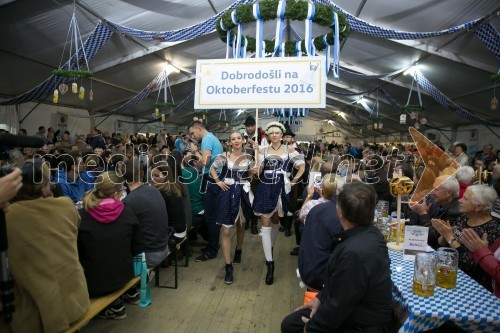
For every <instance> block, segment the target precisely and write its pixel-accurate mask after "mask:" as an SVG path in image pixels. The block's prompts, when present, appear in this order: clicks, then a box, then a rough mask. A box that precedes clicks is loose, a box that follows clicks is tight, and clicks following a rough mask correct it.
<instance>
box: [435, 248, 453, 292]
mask: <svg viewBox="0 0 500 333" xmlns="http://www.w3.org/2000/svg"><path fill="white" fill-rule="evenodd" d="M437 256H438V264H437V281H436V284H437V285H438V286H439V287H441V288H445V289H453V288H455V287H456V286H457V266H458V251H457V250H455V249H451V248H449V247H440V248H439V249H438V250H437Z"/></svg>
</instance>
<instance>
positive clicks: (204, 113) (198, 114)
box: [194, 110, 208, 116]
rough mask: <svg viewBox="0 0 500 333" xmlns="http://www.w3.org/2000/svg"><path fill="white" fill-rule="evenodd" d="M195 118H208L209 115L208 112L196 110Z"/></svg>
mask: <svg viewBox="0 0 500 333" xmlns="http://www.w3.org/2000/svg"><path fill="white" fill-rule="evenodd" d="M194 114H195V116H204V115H205V116H206V115H207V114H208V112H207V110H194Z"/></svg>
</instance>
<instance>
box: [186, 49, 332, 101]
mask: <svg viewBox="0 0 500 333" xmlns="http://www.w3.org/2000/svg"><path fill="white" fill-rule="evenodd" d="M325 106H326V72H325V58H324V57H289V58H288V57H287V58H260V59H255V58H248V59H212V60H198V61H197V62H196V88H195V101H194V108H195V109H239V108H282V107H283V108H324V107H325Z"/></svg>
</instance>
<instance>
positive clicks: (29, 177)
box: [0, 116, 500, 332]
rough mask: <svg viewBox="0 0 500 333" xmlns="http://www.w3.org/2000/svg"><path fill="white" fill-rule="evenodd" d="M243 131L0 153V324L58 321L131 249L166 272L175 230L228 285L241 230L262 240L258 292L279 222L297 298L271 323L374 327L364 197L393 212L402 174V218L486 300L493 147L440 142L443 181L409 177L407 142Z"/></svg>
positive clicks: (494, 258)
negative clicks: (421, 186)
mask: <svg viewBox="0 0 500 333" xmlns="http://www.w3.org/2000/svg"><path fill="white" fill-rule="evenodd" d="M244 125H245V131H244V132H239V131H234V132H232V133H230V135H229V138H228V140H227V141H221V140H219V139H218V138H217V137H216V136H215V135H214V134H213V133H211V132H209V131H208V130H207V128H206V127H205V124H204V123H203V122H201V121H193V122H192V123H191V124H189V126H188V127H187V132H179V133H178V135H169V134H167V133H166V131H165V130H161V131H160V132H159V133H158V134H156V135H154V136H150V137H147V136H144V135H139V134H133V135H126V136H124V137H123V138H122V137H121V135H120V134H119V133H113V134H112V135H111V136H110V135H109V134H108V133H107V132H101V131H99V130H97V129H93V130H92V131H91V133H89V134H88V135H86V136H85V135H77V136H75V137H72V136H71V134H70V133H69V132H64V133H58V132H56V131H54V129H52V128H49V129H48V130H46V129H45V127H44V126H40V127H39V130H38V132H37V133H36V134H35V135H36V136H40V137H42V138H43V139H44V141H45V145H44V146H43V147H40V148H16V147H3V150H4V151H6V152H7V153H6V154H3V156H2V163H3V164H5V165H9V166H12V168H11V170H12V171H11V172H10V173H8V174H7V175H5V176H4V177H1V178H0V189H1V193H0V208H2V209H4V210H5V212H6V222H7V231H8V234H7V235H8V240H9V245H10V246H9V249H8V256H9V263H10V269H11V272H12V275H13V277H14V279H15V281H16V283H15V285H14V286H15V287H14V291H15V297H16V303H17V304H16V312H15V314H14V317H13V322H12V328H13V329H14V331H19V332H21V331H30V332H37V331H40V332H41V331H50V332H58V331H61V330H64V329H65V328H67V327H68V325H69V323H71V322H72V321H74V320H76V319H78V318H79V317H80V316H81V315H82V314H83V313H84V312H85V310H86V308H87V307H88V302H89V296H90V297H94V296H100V295H104V294H107V293H110V292H113V291H115V290H117V289H120V288H121V287H122V286H123V285H124V284H126V283H127V282H128V281H129V280H130V279H131V278H132V277H133V274H134V272H133V268H132V267H133V266H132V257H133V256H134V255H137V254H139V253H142V252H144V253H145V257H146V263H147V266H148V267H155V266H158V265H167V264H168V260H169V258H168V256H169V247H172V246H175V245H176V244H178V243H179V242H181V241H182V240H184V239H185V238H188V239H195V238H197V237H202V238H203V239H204V240H205V241H206V248H205V249H204V250H203V252H202V254H201V255H199V256H197V257H196V258H195V261H196V262H206V261H208V260H212V259H214V258H217V256H218V253H219V249H220V250H221V252H222V257H223V259H224V263H225V266H224V269H225V276H224V283H225V284H227V285H230V284H232V283H233V281H234V279H235V276H234V269H233V264H240V263H241V262H242V260H243V258H242V254H243V245H244V236H245V230H246V229H250V231H251V233H252V234H259V235H260V237H261V240H262V253H263V259H265V269H266V274H265V283H266V284H267V285H272V284H273V283H274V280H275V269H279V267H276V264H275V263H276V260H275V258H274V253H273V248H274V246H275V244H276V241H277V238H278V235H279V233H280V231H281V232H283V235H284V236H287V237H288V236H291V235H292V227H293V229H294V234H295V241H296V244H297V247H296V248H294V249H292V251H291V252H290V254H291V255H294V256H298V264H297V267H298V274H299V275H300V279H301V285H302V286H303V287H304V288H306V290H307V291H306V297H305V299H306V300H305V303H304V305H302V306H301V307H299V308H298V309H297V311H295V312H294V313H292V314H290V315H289V316H288V317H286V318H285V319H284V320H283V323H282V326H281V328H282V331H283V332H303V331H304V327H305V330H306V331H307V332H324V331H335V330H339V331H340V330H341V329H343V330H342V331H347V330H349V329H352V330H359V331H364V332H388V331H390V329H391V328H390V326H391V323H392V319H391V316H392V307H391V277H390V269H389V264H390V260H389V257H388V251H387V248H386V246H385V241H384V237H383V236H382V234H381V233H380V231H379V230H378V229H376V228H375V227H374V226H373V220H374V212H375V205H376V203H377V201H380V200H383V201H387V202H388V205H389V207H391V208H392V209H391V210H395V204H396V203H395V200H393V197H392V196H391V194H390V189H389V182H390V181H391V179H392V178H393V177H400V176H401V175H402V176H406V177H408V178H410V179H412V180H413V181H414V183H415V184H417V183H418V182H419V181H421V180H422V178H423V177H427V178H426V179H425V181H427V182H430V183H431V184H433V186H432V187H433V190H432V192H431V194H430V195H428V196H426V197H425V198H423V199H422V200H420V201H419V202H418V203H416V204H415V205H411V206H410V205H404V207H403V213H404V217H405V218H407V219H408V220H409V222H408V223H409V224H412V225H421V226H426V227H429V239H428V243H429V245H430V246H432V247H433V248H435V249H437V248H438V247H442V246H447V247H451V248H455V249H457V250H458V252H459V256H460V258H459V267H460V269H462V270H463V271H464V272H465V273H467V274H469V275H470V276H471V277H472V278H473V279H475V280H476V281H478V282H479V283H481V284H482V285H483V286H484V287H485V288H487V289H489V290H491V291H494V292H495V294H496V295H497V296H499V295H500V288H499V286H498V284H499V281H500V268H499V267H500V266H499V265H498V262H499V259H500V241H499V235H500V227H499V224H498V221H499V218H500V200H499V199H498V196H499V195H500V164H497V163H496V162H497V160H498V159H499V155H500V152H499V151H498V150H497V151H496V152H495V151H494V150H493V146H492V145H490V144H487V145H484V147H483V149H482V151H480V152H478V153H477V154H476V155H475V156H474V157H472V158H471V157H469V156H468V155H467V146H466V145H465V144H463V143H455V144H454V146H453V147H451V148H450V149H449V151H447V152H445V153H446V154H448V156H450V157H451V158H453V159H455V160H456V161H457V162H458V163H459V164H460V165H461V167H460V169H458V171H457V172H456V173H454V172H452V173H454V175H453V176H451V177H449V174H450V173H449V170H448V171H447V170H446V169H445V170H439V169H438V168H434V167H433V166H432V165H429V166H428V167H429V168H430V169H431V172H426V173H425V174H424V173H423V170H424V165H423V163H422V160H421V156H420V154H419V150H418V149H417V147H415V146H412V145H405V146H403V145H400V144H399V145H397V146H396V147H393V146H382V145H369V146H364V143H363V142H362V141H358V142H356V143H354V144H353V145H351V144H337V143H335V142H332V143H331V144H328V143H323V142H321V140H318V141H314V142H309V143H297V142H295V141H294V137H295V134H294V133H293V132H292V131H291V130H290V128H286V127H285V126H284V125H283V124H281V123H279V122H270V123H268V124H267V125H266V126H265V128H264V129H262V130H260V129H256V124H255V120H254V119H253V117H251V116H249V117H248V118H247V119H246V120H245V123H244ZM19 132H20V134H24V135H26V134H27V132H26V130H20V131H19ZM2 134H4V133H0V135H2ZM442 151H443V152H444V151H445V149H444V148H442ZM441 154H442V153H441ZM311 172H319V173H320V175H321V177H320V181H319V182H316V181H313V182H311V181H310V179H309V178H310V177H309V175H310V174H311ZM75 207H76V208H77V209H76V210H75ZM27 216H29V218H26V217H27ZM259 220H260V228H259ZM232 230H235V231H234V232H235V233H236V245H235V248H234V251H233V249H232V246H231V236H232V233H233V231H232ZM456 231H459V232H460V233H459V235H460V236H457V235H458V234H457V232H456ZM117 235H119V236H117ZM26 258H36V260H29V261H28V262H29V264H27V261H26ZM236 278H237V277H236ZM339 286H340V287H341V288H339ZM54 299H57V301H56V300H54ZM124 302H127V303H131V304H138V302H139V294H138V292H137V290H136V288H135V287H133V288H131V289H130V290H128V291H127V292H126V293H125V294H124V295H123V296H122V297H121V298H120V299H118V300H117V301H115V302H114V303H113V304H111V305H110V306H109V307H107V308H106V309H105V310H104V311H103V312H102V313H101V314H100V316H101V317H103V318H107V319H123V318H125V317H126V313H125V306H124ZM53 304H57V306H59V307H60V309H58V310H57V311H53V309H54V305H53ZM28 318H29V320H28Z"/></svg>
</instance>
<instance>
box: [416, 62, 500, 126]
mask: <svg viewBox="0 0 500 333" xmlns="http://www.w3.org/2000/svg"><path fill="white" fill-rule="evenodd" d="M413 75H414V77H415V80H416V81H417V83H418V85H419V86H420V87H421V88H422V89H424V90H425V91H427V93H429V95H431V96H432V98H434V100H435V101H436V102H438V103H439V104H441V105H442V106H443V107H445V108H447V109H449V110H451V111H453V112H455V114H456V115H457V116H459V117H461V118H464V119H467V120H468V121H470V122H472V123H474V124H478V125H485V126H491V127H500V124H497V123H494V122H491V121H488V120H484V119H482V118H480V117H478V116H476V115H474V114H472V113H470V112H469V111H466V110H464V109H463V108H462V107H460V106H459V105H457V104H456V103H455V102H453V101H452V100H451V99H449V98H448V97H446V96H445V95H444V94H443V93H442V92H441V91H439V89H437V88H436V87H435V86H434V85H433V84H432V83H431V82H430V81H429V80H427V78H426V77H425V76H424V75H423V74H422V73H421V72H420V71H418V70H416V71H415V72H414V74H413Z"/></svg>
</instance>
